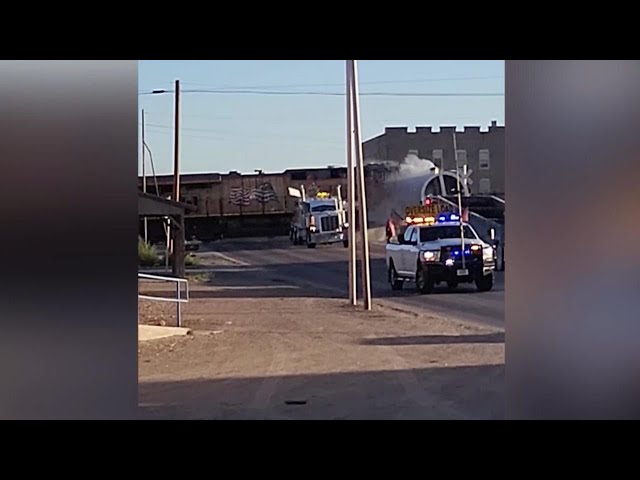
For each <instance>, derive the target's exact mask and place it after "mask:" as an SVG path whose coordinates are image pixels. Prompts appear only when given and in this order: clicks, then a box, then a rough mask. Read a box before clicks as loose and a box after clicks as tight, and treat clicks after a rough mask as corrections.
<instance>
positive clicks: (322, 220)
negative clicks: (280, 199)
mask: <svg viewBox="0 0 640 480" xmlns="http://www.w3.org/2000/svg"><path fill="white" fill-rule="evenodd" d="M289 195H291V196H292V197H296V198H298V199H299V200H298V203H297V205H296V209H295V210H294V214H293V218H292V220H291V227H290V231H289V237H290V239H291V241H292V242H293V244H294V245H306V246H307V248H315V247H316V245H326V244H333V243H340V242H341V243H342V244H343V245H344V246H345V248H346V247H348V246H349V243H348V237H347V228H348V227H349V225H348V223H347V219H346V212H345V209H344V203H343V201H342V195H341V193H340V187H339V186H338V194H337V195H336V196H332V195H331V194H330V193H327V192H318V193H317V194H316V195H315V196H313V197H307V196H306V193H305V190H304V187H301V189H300V190H297V189H294V188H290V189H289Z"/></svg>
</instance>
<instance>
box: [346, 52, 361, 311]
mask: <svg viewBox="0 0 640 480" xmlns="http://www.w3.org/2000/svg"><path fill="white" fill-rule="evenodd" d="M346 67H347V68H346V70H347V204H348V208H349V210H348V215H347V218H348V219H349V227H348V228H347V235H348V243H349V303H350V304H351V305H354V306H355V305H357V304H358V288H357V279H356V182H355V171H354V165H353V157H354V155H353V145H354V138H353V103H352V90H351V87H352V82H351V76H352V75H351V68H350V66H349V61H347V64H346Z"/></svg>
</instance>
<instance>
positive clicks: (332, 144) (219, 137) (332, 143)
mask: <svg viewBox="0 0 640 480" xmlns="http://www.w3.org/2000/svg"><path fill="white" fill-rule="evenodd" d="M146 127H148V128H150V129H154V128H159V129H161V130H152V133H158V134H166V135H169V134H172V132H171V130H173V127H169V126H166V125H149V124H147V125H146ZM182 130H187V131H194V132H205V133H212V134H213V135H193V134H181V136H183V137H187V138H196V139H202V140H211V141H217V142H220V141H236V140H233V139H231V138H228V137H233V136H235V137H238V136H241V137H242V138H243V140H242V142H243V143H264V144H267V143H272V142H268V141H265V139H258V138H251V137H247V135H246V134H245V133H240V132H220V131H218V132H215V131H213V130H204V129H186V128H183V129H182ZM269 138H271V139H272V140H273V141H275V142H278V143H282V142H283V139H286V140H287V141H288V142H291V143H297V144H304V145H319V144H321V145H323V146H325V147H326V148H330V149H336V148H342V146H343V145H342V143H341V142H340V141H338V140H329V139H319V138H316V139H311V138H304V137H300V136H298V135H292V136H286V137H284V136H277V135H272V134H269Z"/></svg>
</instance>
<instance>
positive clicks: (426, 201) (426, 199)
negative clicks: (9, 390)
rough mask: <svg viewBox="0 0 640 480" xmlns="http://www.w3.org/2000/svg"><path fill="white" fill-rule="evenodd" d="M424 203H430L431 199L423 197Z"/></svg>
mask: <svg viewBox="0 0 640 480" xmlns="http://www.w3.org/2000/svg"><path fill="white" fill-rule="evenodd" d="M424 204H425V205H426V206H429V205H431V199H430V198H425V199H424Z"/></svg>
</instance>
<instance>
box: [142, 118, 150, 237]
mask: <svg viewBox="0 0 640 480" xmlns="http://www.w3.org/2000/svg"><path fill="white" fill-rule="evenodd" d="M144 130H145V128H144V109H143V110H142V192H143V193H147V174H146V170H145V168H146V167H145V164H146V163H147V162H146V160H145V153H146V152H145V150H146V148H145V147H146V144H145V142H144ZM143 221H144V241H145V243H148V242H149V231H148V223H147V217H144V220H143Z"/></svg>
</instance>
